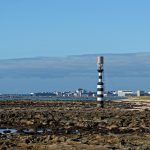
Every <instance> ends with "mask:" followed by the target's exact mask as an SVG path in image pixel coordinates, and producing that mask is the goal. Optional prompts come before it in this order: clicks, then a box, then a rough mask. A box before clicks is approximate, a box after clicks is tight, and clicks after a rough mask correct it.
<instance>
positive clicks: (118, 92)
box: [0, 88, 150, 98]
mask: <svg viewBox="0 0 150 150" xmlns="http://www.w3.org/2000/svg"><path fill="white" fill-rule="evenodd" d="M19 96H32V97H97V92H93V91H87V90H85V89H82V88H79V89H77V90H75V91H64V92H60V91H54V92H37V93H29V94H0V97H1V98H3V97H19ZM126 96H150V92H145V91H142V90H138V91H132V90H116V91H106V92H104V97H126Z"/></svg>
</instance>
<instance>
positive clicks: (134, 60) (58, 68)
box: [0, 53, 150, 78]
mask: <svg viewBox="0 0 150 150" xmlns="http://www.w3.org/2000/svg"><path fill="white" fill-rule="evenodd" d="M98 55H99V54H95V55H94V54H93V55H77V56H68V57H60V58H59V57H55V58H54V57H37V58H22V59H21V58H20V59H5V60H0V78H6V77H7V78H63V77H68V78H69V77H85V76H86V77H87V76H89V77H96V76H97V71H96V67H97V66H96V56H98ZM103 56H104V57H105V64H104V65H105V74H106V76H108V77H148V76H150V59H149V58H150V53H134V54H103Z"/></svg>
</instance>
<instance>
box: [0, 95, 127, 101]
mask: <svg viewBox="0 0 150 150" xmlns="http://www.w3.org/2000/svg"><path fill="white" fill-rule="evenodd" d="M121 99H125V98H123V97H105V100H121ZM0 100H96V97H28V96H25V97H0Z"/></svg>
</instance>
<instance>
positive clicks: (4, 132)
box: [0, 128, 17, 134]
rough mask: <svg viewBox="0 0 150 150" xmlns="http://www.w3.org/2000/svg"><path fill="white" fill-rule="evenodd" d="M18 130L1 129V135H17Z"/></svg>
mask: <svg viewBox="0 0 150 150" xmlns="http://www.w3.org/2000/svg"><path fill="white" fill-rule="evenodd" d="M16 132H17V130H16V129H9V128H0V133H1V134H11V133H16Z"/></svg>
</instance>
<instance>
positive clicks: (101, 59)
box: [97, 56, 104, 108]
mask: <svg viewBox="0 0 150 150" xmlns="http://www.w3.org/2000/svg"><path fill="white" fill-rule="evenodd" d="M103 65H104V57H103V56H98V57H97V71H98V83H97V101H98V105H97V106H100V107H101V108H104V82H103V73H104V69H103Z"/></svg>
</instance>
